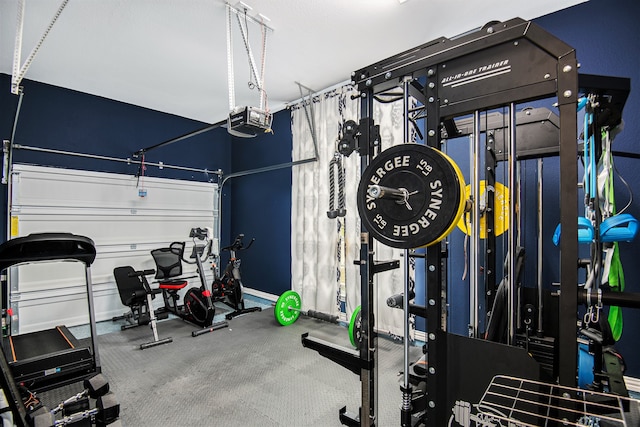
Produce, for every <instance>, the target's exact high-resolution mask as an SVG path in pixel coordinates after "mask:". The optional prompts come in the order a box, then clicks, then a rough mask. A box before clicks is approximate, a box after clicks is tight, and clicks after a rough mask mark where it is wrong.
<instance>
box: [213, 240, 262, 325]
mask: <svg viewBox="0 0 640 427" xmlns="http://www.w3.org/2000/svg"><path fill="white" fill-rule="evenodd" d="M243 239H244V234H239V235H238V236H237V237H236V238H235V239H234V241H233V243H232V244H231V245H229V246H226V247H224V248H222V249H221V251H229V262H228V263H227V265H226V267H225V269H224V271H223V272H222V276H220V277H216V278H215V279H214V281H213V284H212V286H211V288H212V289H211V291H212V295H213V298H214V299H215V300H216V301H220V302H222V303H224V304H226V305H228V306H229V307H231V308H233V310H234V311H233V312H232V313H228V314H227V315H226V316H225V318H226V319H227V320H231V319H233V318H234V317H236V316H239V315H241V314H245V313H251V312H254V311H262V308H260V307H245V306H244V296H243V285H242V276H241V274H240V259H239V258H237V255H236V252H239V251H243V250H247V249H249V248H250V247H251V245H253V242H254V241H255V240H256V239H251V242H249V245H248V246H247V247H245V246H244V244H243ZM214 271H215V269H214ZM216 276H217V275H216Z"/></svg>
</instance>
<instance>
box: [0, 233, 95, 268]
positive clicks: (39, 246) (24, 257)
mask: <svg viewBox="0 0 640 427" xmlns="http://www.w3.org/2000/svg"><path fill="white" fill-rule="evenodd" d="M95 259H96V248H95V244H94V242H93V240H91V239H90V238H88V237H85V236H79V235H76V234H71V233H32V234H29V235H28V236H24V237H16V238H15V239H11V240H7V241H6V242H4V243H2V244H1V245H0V271H2V270H4V269H6V268H9V267H11V266H13V265H16V264H24V263H30V262H38V261H63V260H73V261H80V262H82V263H84V264H85V265H86V266H87V267H88V266H90V265H91V264H92V263H93V261H94V260H95Z"/></svg>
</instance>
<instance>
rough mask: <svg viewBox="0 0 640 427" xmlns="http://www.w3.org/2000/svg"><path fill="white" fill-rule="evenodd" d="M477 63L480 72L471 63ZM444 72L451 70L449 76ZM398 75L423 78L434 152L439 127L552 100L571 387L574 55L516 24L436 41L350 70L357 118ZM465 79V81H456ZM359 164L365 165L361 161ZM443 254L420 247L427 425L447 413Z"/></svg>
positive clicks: (528, 25) (366, 289)
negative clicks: (358, 103)
mask: <svg viewBox="0 0 640 427" xmlns="http://www.w3.org/2000/svg"><path fill="white" fill-rule="evenodd" d="M532 58H535V59H532ZM474 61H475V62H474ZM478 61H480V62H478ZM482 61H484V64H485V65H484V66H483V65H479V64H482ZM527 61H531V62H527ZM502 66H505V69H508V70H509V71H505V72H504V73H503V74H502V75H500V74H495V75H492V73H491V70H492V69H495V68H501V67H502ZM461 67H462V68H461ZM464 67H466V70H465V69H464ZM482 67H485V70H484V71H488V74H489V75H490V77H488V78H482V79H478V80H477V82H474V81H473V78H474V77H479V76H480V75H482V74H483V69H482ZM452 68H453V69H454V71H450V70H451V69H452ZM406 76H411V77H413V78H414V79H419V78H423V79H425V86H424V99H425V100H426V116H427V120H426V123H427V126H426V129H425V131H426V134H427V135H426V143H427V144H428V145H429V146H432V147H435V148H441V145H442V140H441V138H442V136H441V132H442V127H443V123H445V122H447V121H448V120H450V119H453V118H454V117H457V116H461V115H464V114H469V113H471V112H474V111H479V110H482V111H486V110H489V109H491V108H497V107H500V106H504V105H509V106H510V108H513V107H514V106H515V103H520V102H527V101H532V100H537V99H544V98H551V97H556V98H557V102H558V109H559V112H560V125H561V126H560V144H559V146H560V147H559V152H560V170H561V172H560V194H562V195H563V197H562V200H561V202H560V205H561V206H560V217H561V224H562V230H563V239H562V242H561V248H560V249H561V255H560V272H561V277H560V280H561V296H560V326H559V328H560V339H559V343H560V349H559V366H560V369H559V381H560V384H562V385H566V386H573V385H575V381H576V379H575V378H576V368H577V366H576V365H577V362H576V352H577V343H576V334H577V328H576V321H575V319H576V313H577V309H578V298H577V279H578V277H577V269H576V259H577V224H576V221H575V218H576V217H577V185H576V183H577V182H576V180H577V160H576V157H577V147H576V139H577V134H576V127H577V117H576V105H577V95H578V74H577V61H576V55H575V50H574V49H573V48H572V47H570V46H569V45H567V44H565V43H564V42H562V41H560V40H558V39H557V38H555V37H554V36H552V35H551V34H549V33H547V32H546V31H544V30H543V29H541V28H540V27H538V26H537V25H535V24H534V23H532V22H528V21H524V20H522V19H520V18H515V19H512V20H509V21H506V22H501V23H493V24H491V25H490V26H489V25H488V26H486V27H485V28H483V29H482V30H479V31H477V32H474V33H470V34H467V35H465V36H462V37H460V38H457V39H452V40H449V39H446V38H440V39H437V40H434V41H432V42H429V43H426V44H424V45H421V46H419V47H417V48H415V49H411V50H409V51H405V52H403V53H401V54H399V55H395V56H393V57H391V58H388V59H386V60H383V61H380V62H378V63H376V64H373V65H370V66H368V67H365V68H363V69H361V70H358V71H356V72H355V73H354V77H353V80H354V82H355V84H356V85H357V87H358V90H359V91H360V92H361V94H362V104H363V108H362V113H363V115H362V116H363V117H368V114H369V112H370V111H371V108H370V107H368V104H370V103H371V99H373V98H374V95H375V94H377V93H380V92H383V91H385V90H388V89H389V88H391V87H394V86H398V85H399V84H400V82H401V81H402V79H404V78H405V77H406ZM467 77H469V80H471V81H470V82H468V83H466V84H465V83H462V82H464V81H465V80H464V79H465V78H467ZM456 83H462V84H460V85H459V86H458V87H460V88H461V89H453V87H452V85H453V84H456ZM465 86H466V87H465ZM365 105H367V107H365ZM363 164H364V165H366V162H363ZM363 167H364V166H363ZM565 227H566V228H565ZM565 230H566V232H567V234H566V235H565V234H564V232H565ZM363 247H366V245H363ZM364 255H365V254H364V253H363V257H362V259H369V263H371V262H372V260H371V256H369V257H365V256H364ZM445 256H446V252H445V248H444V245H443V244H436V245H433V246H430V247H428V248H427V254H426V263H425V268H426V272H425V277H426V286H427V292H426V295H427V297H426V298H427V301H425V306H426V311H427V313H426V315H427V331H426V332H427V340H428V348H429V350H428V364H429V367H430V368H431V373H430V374H429V376H428V381H427V396H428V404H427V414H426V418H427V420H429V425H446V421H447V418H448V415H449V408H450V405H448V403H449V402H448V399H449V398H450V397H451V396H450V394H451V393H450V386H449V384H448V378H447V374H448V372H449V371H450V367H449V366H448V365H449V359H450V357H449V356H450V355H449V351H450V345H448V341H449V338H450V337H449V336H448V334H447V332H446V324H445V323H444V322H443V320H442V317H441V313H442V311H443V309H444V306H445V304H446V301H445V300H443V298H441V295H442V293H443V288H444V289H445V290H446V275H445V274H444V261H445ZM363 276H364V271H363ZM364 277H367V276H364ZM362 291H363V310H362V311H363V319H364V318H365V316H367V314H368V313H366V311H367V310H365V307H367V305H365V301H366V302H367V303H368V302H369V299H370V298H371V296H372V295H373V294H372V292H371V287H370V286H365V285H364V282H363V285H362ZM365 294H366V296H365ZM369 326H371V325H369ZM363 388H364V386H363Z"/></svg>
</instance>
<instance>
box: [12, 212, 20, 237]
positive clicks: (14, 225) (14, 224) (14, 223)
mask: <svg viewBox="0 0 640 427" xmlns="http://www.w3.org/2000/svg"><path fill="white" fill-rule="evenodd" d="M18 222H19V221H18V217H17V216H12V217H11V237H17V236H18V231H19V230H18Z"/></svg>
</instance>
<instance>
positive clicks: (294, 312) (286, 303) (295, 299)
mask: <svg viewBox="0 0 640 427" xmlns="http://www.w3.org/2000/svg"><path fill="white" fill-rule="evenodd" d="M301 307H302V299H301V298H300V294H298V293H297V292H296V291H285V292H284V293H283V294H282V295H280V297H278V300H277V301H276V304H275V307H274V309H273V314H274V316H275V318H276V320H277V321H278V323H280V324H281V325H282V326H289V325H292V324H294V323H295V322H296V320H298V318H299V317H300V315H301V314H302V315H304V316H307V317H311V318H314V319H318V320H323V321H325V322H330V323H340V322H339V320H338V316H334V315H330V314H327V313H322V312H320V311H315V310H307V311H304V310H302V308H301ZM361 327H362V316H361V313H360V306H358V307H356V309H355V310H354V311H353V313H352V314H351V318H350V320H349V341H351V344H352V345H353V346H354V347H355V348H360V343H361V342H362V331H361Z"/></svg>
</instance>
